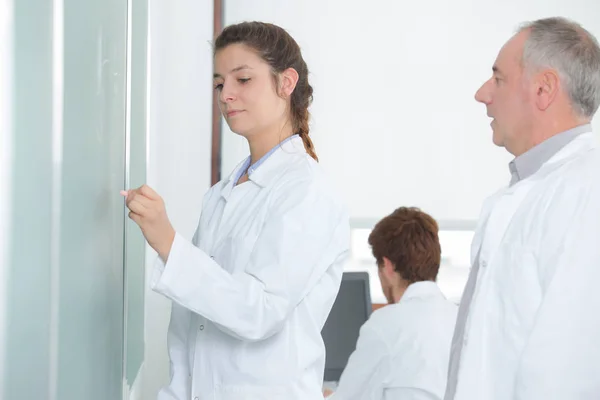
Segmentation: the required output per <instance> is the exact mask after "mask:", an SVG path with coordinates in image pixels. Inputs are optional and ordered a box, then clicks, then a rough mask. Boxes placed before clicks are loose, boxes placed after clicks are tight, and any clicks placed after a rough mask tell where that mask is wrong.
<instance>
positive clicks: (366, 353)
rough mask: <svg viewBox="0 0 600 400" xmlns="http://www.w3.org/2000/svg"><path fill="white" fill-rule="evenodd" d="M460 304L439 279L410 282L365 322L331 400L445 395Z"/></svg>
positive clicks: (415, 399)
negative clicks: (392, 301) (445, 291)
mask: <svg viewBox="0 0 600 400" xmlns="http://www.w3.org/2000/svg"><path fill="white" fill-rule="evenodd" d="M457 308H458V307H457V306H456V305H455V304H454V303H452V302H450V301H449V300H447V299H446V298H445V297H444V295H443V294H442V292H441V291H440V289H439V287H438V286H437V284H436V283H434V282H429V281H427V282H416V283H413V284H412V285H410V286H409V287H408V288H407V289H406V292H404V295H403V296H402V298H401V299H400V301H399V302H398V303H397V304H390V305H388V306H386V307H383V308H380V309H379V310H377V311H375V312H374V313H373V314H372V315H371V317H370V318H369V320H368V321H367V322H366V323H365V324H364V325H363V326H362V328H361V329H360V336H359V338H358V341H357V343H356V350H355V351H354V352H353V353H352V355H351V356H350V358H349V360H348V364H347V365H346V368H345V369H344V372H343V373H342V376H341V378H340V382H339V386H338V387H337V389H336V391H335V392H334V394H333V395H331V397H328V400H329V399H330V398H331V400H334V399H335V400H348V399H353V400H388V399H402V400H439V399H441V398H442V396H443V395H444V390H445V388H446V378H447V372H448V358H449V356H450V341H451V339H452V332H453V330H454V323H455V321H456V312H457Z"/></svg>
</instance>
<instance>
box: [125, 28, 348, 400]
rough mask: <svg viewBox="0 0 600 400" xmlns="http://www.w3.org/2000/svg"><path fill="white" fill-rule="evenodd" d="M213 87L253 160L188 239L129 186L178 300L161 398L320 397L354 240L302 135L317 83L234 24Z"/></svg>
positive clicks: (217, 189)
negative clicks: (331, 325) (331, 326)
mask: <svg viewBox="0 0 600 400" xmlns="http://www.w3.org/2000/svg"><path fill="white" fill-rule="evenodd" d="M214 72H215V73H214V87H215V90H216V91H217V93H218V96H219V104H220V108H221V112H222V114H223V116H224V117H225V120H226V121H227V123H228V125H229V127H230V128H231V130H232V131H233V132H235V133H237V134H239V135H242V136H243V137H245V138H246V139H247V140H248V145H249V148H250V156H249V157H248V158H247V159H246V160H244V161H243V162H241V163H240V164H239V165H238V166H237V167H236V168H235V169H234V171H233V172H232V173H231V175H229V176H228V177H227V178H225V179H223V180H222V181H221V182H219V183H218V184H216V185H215V186H214V187H212V188H211V189H210V190H209V191H208V193H207V194H206V196H205V198H204V202H203V206H202V214H201V217H200V223H199V226H198V229H197V231H196V234H195V236H194V238H193V240H192V242H191V243H190V242H188V241H186V240H185V239H184V238H183V237H181V236H180V235H179V234H177V233H176V232H175V231H174V229H173V227H172V226H171V224H170V222H169V220H168V217H167V214H166V212H165V209H164V203H163V201H162V199H161V198H160V196H159V195H158V194H157V193H155V192H154V191H153V190H152V189H151V188H149V187H147V186H142V187H141V188H138V189H135V190H130V191H128V192H125V193H124V195H126V196H127V200H126V203H127V206H128V207H129V209H130V210H131V212H130V217H131V218H132V219H133V220H134V221H135V222H136V223H137V224H138V225H139V226H140V228H141V229H142V232H143V233H144V236H145V237H146V239H147V241H148V243H149V244H150V245H151V246H152V247H153V248H154V249H155V250H156V251H157V252H158V254H159V260H158V263H157V266H156V270H155V275H154V277H153V280H152V287H153V289H154V290H155V291H157V292H159V293H162V294H163V295H165V296H167V297H168V298H170V299H172V300H173V308H172V316H171V323H170V326H169V333H168V346H169V355H170V359H171V381H170V384H169V385H168V386H167V387H165V388H164V389H163V390H162V391H161V392H160V394H159V397H158V398H159V399H160V400H167V399H168V400H184V399H185V400H190V399H192V400H194V399H211V400H212V399H215V400H217V399H219V400H242V399H243V400H254V399H256V400H258V399H260V400H265V399H269V400H275V399H297V400H310V399H322V398H323V396H322V387H321V386H322V380H323V370H324V362H325V349H324V345H323V342H322V339H321V334H320V332H321V329H322V327H323V324H324V323H325V320H326V318H327V315H328V314H329V311H330V309H331V307H332V305H333V302H334V300H335V297H336V294H337V291H338V288H339V284H340V280H341V275H342V263H343V261H344V259H345V257H346V254H347V252H348V249H349V241H350V234H349V221H348V215H347V212H346V209H345V207H344V206H343V205H342V204H341V203H340V201H339V200H338V198H337V196H336V194H334V192H333V191H332V189H331V184H330V183H329V182H328V180H327V179H326V177H325V174H324V173H323V170H322V169H321V168H320V166H319V164H318V163H317V156H316V154H315V149H314V147H313V144H312V142H311V139H310V138H309V135H308V130H309V128H308V117H309V113H308V106H309V105H310V103H311V100H312V88H311V86H310V85H309V83H308V70H307V67H306V63H305V62H304V60H303V58H302V54H301V52H300V48H299V47H298V44H297V43H296V42H295V41H294V39H293V38H292V37H291V36H290V35H289V34H288V33H287V32H286V31H284V30H283V29H281V28H280V27H278V26H275V25H271V24H266V23H260V22H250V23H241V24H238V25H233V26H229V27H228V28H226V29H225V30H224V31H223V32H222V33H221V35H220V36H219V37H218V38H217V39H216V43H215V47H214Z"/></svg>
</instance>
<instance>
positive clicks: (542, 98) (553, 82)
mask: <svg viewBox="0 0 600 400" xmlns="http://www.w3.org/2000/svg"><path fill="white" fill-rule="evenodd" d="M535 90H536V93H535V94H536V96H535V103H536V105H537V107H538V109H540V110H541V111H545V110H546V109H548V107H550V105H551V104H552V103H553V102H554V100H555V99H556V97H557V96H558V92H559V90H560V77H559V76H558V73H557V72H556V71H554V70H552V69H549V70H545V71H543V72H540V73H539V74H538V75H537V76H536V78H535Z"/></svg>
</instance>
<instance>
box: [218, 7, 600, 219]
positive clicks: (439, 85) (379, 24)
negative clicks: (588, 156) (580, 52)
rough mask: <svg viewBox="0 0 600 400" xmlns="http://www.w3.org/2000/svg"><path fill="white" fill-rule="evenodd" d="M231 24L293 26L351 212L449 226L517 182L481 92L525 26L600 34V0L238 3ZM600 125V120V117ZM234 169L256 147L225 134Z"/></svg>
mask: <svg viewBox="0 0 600 400" xmlns="http://www.w3.org/2000/svg"><path fill="white" fill-rule="evenodd" d="M225 6H226V8H225V20H226V24H231V23H235V22H240V21H243V20H253V19H256V20H264V21H268V22H274V23H277V24H279V25H281V26H283V27H284V28H286V29H287V30H288V31H289V32H290V33H291V34H292V35H293V36H294V37H295V38H296V40H297V41H298V42H299V44H300V46H301V47H302V50H303V54H304V56H305V58H306V60H307V63H308V66H309V69H310V70H311V71H312V74H311V76H310V81H311V83H312V85H313V87H314V96H315V100H314V105H313V107H312V109H311V112H312V115H313V121H312V127H313V131H312V133H313V134H314V139H315V146H316V150H317V154H318V155H319V157H320V159H321V163H322V165H324V166H325V167H326V168H327V169H328V170H329V172H330V173H331V174H332V175H333V177H334V178H335V181H336V182H337V183H338V184H339V185H340V187H341V190H342V192H343V193H344V194H345V196H346V199H347V201H348V204H349V206H350V211H351V214H352V217H353V218H355V219H365V218H366V219H369V220H376V219H379V218H381V217H383V216H384V215H386V214H388V213H389V212H391V211H392V210H393V209H395V208H396V207H398V206H400V205H416V206H419V207H421V208H423V209H424V210H425V211H428V212H430V213H431V214H432V215H433V216H434V217H435V218H436V219H438V220H439V221H441V222H442V225H445V224H444V222H447V221H450V222H452V221H459V222H460V221H462V222H471V223H472V222H474V221H475V220H476V219H477V217H478V214H479V210H480V206H481V203H482V201H483V199H484V198H485V197H487V196H488V195H489V194H491V193H492V192H494V191H495V190H496V189H497V188H498V187H499V186H501V185H504V184H506V183H507V182H508V179H509V178H510V175H509V172H508V167H507V163H508V162H509V161H510V159H511V157H510V156H509V155H508V154H507V153H506V152H505V151H504V150H503V149H499V148H497V147H495V146H494V145H493V144H492V142H491V129H490V127H489V122H490V121H489V119H488V118H487V116H486V112H485V108H484V106H482V105H480V104H477V103H476V102H475V100H474V99H473V97H474V93H475V91H476V90H477V88H478V87H479V86H480V85H481V84H482V83H483V82H484V81H485V80H487V79H488V78H489V76H490V75H491V66H492V64H493V62H494V59H495V57H496V55H497V52H498V50H499V49H500V47H501V46H502V44H503V43H504V42H505V41H506V40H507V39H508V38H509V37H510V36H511V35H512V34H513V32H514V30H515V28H516V27H517V25H518V24H519V23H520V22H522V21H524V20H530V19H537V18H541V17H547V16H552V15H563V16H566V17H570V18H573V19H575V20H577V21H579V22H580V23H582V24H583V26H584V27H586V28H588V29H589V30H590V31H591V32H592V33H594V34H596V35H597V36H598V37H600V19H598V16H599V15H600V2H598V1H597V0H570V1H564V0H529V1H526V2H522V1H520V0H505V1H501V2H500V1H497V0H480V1H477V2H473V1H471V0H455V1H450V2H448V1H445V0H437V1H426V2H403V1H397V0H387V1H378V2H365V1H357V2H348V1H346V0H328V1H326V2H324V1H319V0H307V1H302V2H290V1H288V2H282V1H280V0H262V1H260V2H256V1H254V2H248V1H246V0H228V1H226V2H225ZM596 121H598V118H596ZM224 149H225V154H224V155H223V159H222V160H223V168H224V171H228V170H230V169H231V168H232V167H233V166H234V165H235V163H236V162H237V161H238V160H239V159H240V158H241V157H243V155H245V154H246V153H247V149H246V148H245V146H244V144H243V143H242V141H241V140H240V139H239V138H236V137H234V136H233V135H225V136H224Z"/></svg>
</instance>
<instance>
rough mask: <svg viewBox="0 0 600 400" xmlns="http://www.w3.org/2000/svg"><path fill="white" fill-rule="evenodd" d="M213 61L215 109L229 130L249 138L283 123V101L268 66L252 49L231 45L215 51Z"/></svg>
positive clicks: (284, 111) (284, 101)
mask: <svg viewBox="0 0 600 400" xmlns="http://www.w3.org/2000/svg"><path fill="white" fill-rule="evenodd" d="M214 63H215V64H214V71H215V74H214V81H213V83H214V87H215V90H216V91H217V95H218V100H219V108H220V110H221V113H222V114H223V117H225V120H226V121H227V124H228V125H229V128H230V129H231V130H232V131H233V132H235V133H237V134H239V135H241V136H244V137H246V138H249V137H251V136H253V135H255V134H257V133H260V132H264V131H270V130H273V129H280V127H281V126H283V124H284V123H285V121H286V116H287V109H288V107H287V101H286V100H285V98H282V96H279V95H278V92H279V89H280V88H278V86H277V85H278V82H276V80H275V79H274V75H273V72H272V70H271V67H270V66H269V64H267V63H266V62H265V61H264V60H263V59H262V58H261V57H260V56H258V55H257V54H256V52H255V51H253V50H252V49H250V48H249V47H247V46H245V45H243V44H231V45H228V46H227V47H225V48H223V49H221V50H219V51H217V53H216V54H215V59H214Z"/></svg>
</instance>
